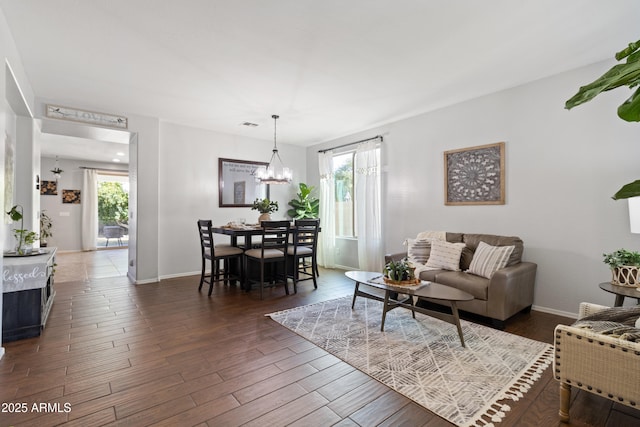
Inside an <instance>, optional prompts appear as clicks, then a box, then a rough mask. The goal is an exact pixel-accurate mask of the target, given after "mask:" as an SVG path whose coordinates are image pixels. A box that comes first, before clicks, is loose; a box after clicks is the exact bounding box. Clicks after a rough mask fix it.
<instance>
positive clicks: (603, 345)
mask: <svg viewBox="0 0 640 427" xmlns="http://www.w3.org/2000/svg"><path fill="white" fill-rule="evenodd" d="M554 351H555V357H554V359H553V376H554V378H555V379H556V380H557V381H560V382H563V383H565V384H568V385H570V386H573V387H578V388H581V389H585V390H587V391H590V392H591V393H597V394H599V395H601V396H602V397H605V398H608V399H611V400H613V401H615V402H620V403H623V404H625V405H637V404H638V403H639V402H640V387H638V383H640V370H639V369H638V363H640V343H634V342H630V341H625V340H621V339H619V338H614V337H612V336H610V335H602V334H598V333H595V332H592V331H589V330H586V329H582V328H576V327H573V326H567V325H558V326H556V328H555V333H554Z"/></svg>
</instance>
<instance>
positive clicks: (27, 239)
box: [7, 205, 38, 255]
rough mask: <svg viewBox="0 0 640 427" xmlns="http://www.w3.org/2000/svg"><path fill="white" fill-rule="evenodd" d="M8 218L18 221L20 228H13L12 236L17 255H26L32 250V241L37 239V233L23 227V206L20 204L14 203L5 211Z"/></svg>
mask: <svg viewBox="0 0 640 427" xmlns="http://www.w3.org/2000/svg"><path fill="white" fill-rule="evenodd" d="M7 215H9V218H11V220H12V221H20V228H14V229H13V236H14V237H15V238H16V249H15V252H16V254H17V255H28V254H30V253H31V252H32V251H33V243H34V242H35V241H36V240H38V235H37V234H36V233H35V232H34V231H30V230H27V229H25V228H24V214H23V208H22V206H20V205H15V206H14V207H12V208H11V210H10V211H9V212H7Z"/></svg>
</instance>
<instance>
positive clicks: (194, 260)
mask: <svg viewBox="0 0 640 427" xmlns="http://www.w3.org/2000/svg"><path fill="white" fill-rule="evenodd" d="M272 148H273V145H272V143H271V142H268V141H259V140H256V139H251V138H246V137H240V136H234V135H228V134H222V133H217V132H212V131H207V130H201V129H194V128H188V127H184V126H179V125H175V124H170V123H161V124H160V149H159V152H160V162H159V170H160V174H159V176H158V189H159V203H158V224H159V234H158V248H159V274H160V277H161V278H167V277H175V276H181V275H185V274H199V273H200V267H201V265H200V243H199V238H198V233H197V227H196V221H197V220H198V219H211V220H212V221H213V223H214V224H217V225H222V224H226V223H228V222H229V221H233V220H235V219H237V218H245V219H246V220H247V222H248V223H252V222H253V223H255V222H257V219H258V216H259V215H260V214H259V212H258V211H252V210H251V209H250V208H228V207H225V208H220V207H218V158H220V157H222V158H230V159H239V160H250V161H261V162H267V161H269V158H270V157H271V149H272ZM278 148H279V152H280V156H281V157H282V161H283V163H284V164H285V165H287V166H289V167H291V168H292V169H293V179H294V183H293V184H292V185H272V186H271V190H270V198H271V199H273V200H276V201H277V202H278V205H279V210H278V211H277V212H275V213H274V214H272V215H271V217H272V218H273V219H284V218H287V219H288V217H287V215H286V212H287V210H288V208H289V206H288V202H289V200H291V199H292V198H295V195H296V192H297V191H298V183H299V182H306V166H305V152H306V150H305V149H304V148H302V147H297V146H292V145H288V144H282V143H280V142H279V143H278ZM215 238H216V243H218V242H224V241H225V239H224V236H215ZM227 241H228V239H227Z"/></svg>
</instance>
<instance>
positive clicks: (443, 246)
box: [427, 240, 465, 271]
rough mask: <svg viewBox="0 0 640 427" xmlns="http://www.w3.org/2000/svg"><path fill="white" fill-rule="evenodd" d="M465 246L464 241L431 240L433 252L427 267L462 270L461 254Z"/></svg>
mask: <svg viewBox="0 0 640 427" xmlns="http://www.w3.org/2000/svg"><path fill="white" fill-rule="evenodd" d="M464 246H465V244H464V243H450V242H447V241H445V240H433V241H432V242H431V254H430V255H429V260H428V261H427V267H431V268H441V269H443V270H452V271H460V255H461V254H462V249H464Z"/></svg>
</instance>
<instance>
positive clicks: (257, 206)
mask: <svg viewBox="0 0 640 427" xmlns="http://www.w3.org/2000/svg"><path fill="white" fill-rule="evenodd" d="M251 210H257V211H258V212H260V213H261V215H260V216H259V217H258V223H260V222H262V221H270V220H271V215H270V214H271V213H272V212H276V211H277V210H278V202H275V201H273V200H269V199H256V200H255V201H254V202H253V205H252V206H251Z"/></svg>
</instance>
